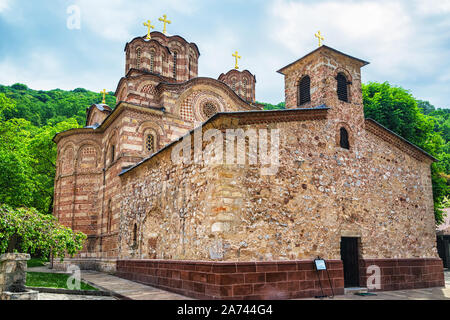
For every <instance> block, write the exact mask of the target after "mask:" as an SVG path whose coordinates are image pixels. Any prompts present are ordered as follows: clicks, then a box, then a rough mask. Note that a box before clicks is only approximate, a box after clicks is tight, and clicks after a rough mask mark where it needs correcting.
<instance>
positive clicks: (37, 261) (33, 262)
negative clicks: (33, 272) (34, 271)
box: [27, 258, 48, 268]
mask: <svg viewBox="0 0 450 320" xmlns="http://www.w3.org/2000/svg"><path fill="white" fill-rule="evenodd" d="M45 262H48V261H47V259H42V258H31V259H30V260H28V261H27V267H28V268H34V267H43V266H44V263H45Z"/></svg>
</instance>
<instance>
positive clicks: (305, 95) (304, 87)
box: [298, 76, 311, 106]
mask: <svg viewBox="0 0 450 320" xmlns="http://www.w3.org/2000/svg"><path fill="white" fill-rule="evenodd" d="M310 101H311V78H310V77H309V76H304V77H303V78H302V80H300V83H299V85H298V102H299V103H298V105H299V106H301V105H302V104H305V103H307V102H310Z"/></svg>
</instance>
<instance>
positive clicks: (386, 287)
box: [116, 258, 445, 300]
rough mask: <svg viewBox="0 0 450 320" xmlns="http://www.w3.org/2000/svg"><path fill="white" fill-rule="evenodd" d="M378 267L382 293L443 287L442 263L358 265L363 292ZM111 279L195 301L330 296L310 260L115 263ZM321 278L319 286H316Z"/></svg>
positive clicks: (336, 278)
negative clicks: (119, 278) (114, 270)
mask: <svg viewBox="0 0 450 320" xmlns="http://www.w3.org/2000/svg"><path fill="white" fill-rule="evenodd" d="M326 263H327V267H328V274H329V276H330V280H331V283H332V285H333V290H334V294H335V295H341V294H344V269H343V264H342V261H341V260H327V261H326ZM373 265H375V266H378V267H379V268H380V276H381V289H380V290H381V291H390V290H405V289H419V288H431V287H442V286H445V282H444V272H443V266H442V261H441V260H440V259H439V258H422V259H365V260H360V286H361V287H366V286H367V278H368V276H370V275H371V274H372V273H370V274H367V268H368V267H369V266H373ZM116 275H117V276H119V277H122V278H125V279H128V280H131V281H136V282H140V283H143V284H147V285H150V286H154V287H158V288H161V289H163V290H168V291H172V292H176V293H178V294H182V295H185V296H188V297H193V298H197V299H227V300H228V299H238V300H245V299H251V300H265V299H294V298H309V297H314V296H318V295H322V291H321V286H320V284H322V286H323V290H324V294H325V295H331V294H332V291H331V289H330V281H328V276H327V273H326V272H325V271H321V272H319V274H318V273H317V271H316V270H315V265H314V262H313V261H312V260H300V261H271V262H205V261H170V260H118V261H117V272H116ZM319 276H320V282H319Z"/></svg>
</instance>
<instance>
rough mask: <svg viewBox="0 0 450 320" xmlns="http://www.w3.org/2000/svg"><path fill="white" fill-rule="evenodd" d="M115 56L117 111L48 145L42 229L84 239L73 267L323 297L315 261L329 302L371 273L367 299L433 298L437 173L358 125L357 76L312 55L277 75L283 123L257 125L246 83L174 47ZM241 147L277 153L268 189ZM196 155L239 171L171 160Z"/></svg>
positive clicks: (94, 115) (156, 45) (352, 63)
mask: <svg viewBox="0 0 450 320" xmlns="http://www.w3.org/2000/svg"><path fill="white" fill-rule="evenodd" d="M153 35H154V36H153ZM125 50H126V56H127V74H126V76H125V77H124V78H122V79H121V80H120V82H119V85H118V88H117V91H116V95H117V96H118V101H119V102H118V103H117V105H116V107H115V109H114V110H112V109H111V108H110V107H109V106H105V105H94V106H92V107H91V108H89V109H88V112H87V123H86V127H85V128H83V129H74V130H70V131H66V132H63V133H60V134H58V135H57V136H56V137H55V139H54V140H55V142H56V143H57V145H58V162H57V175H56V178H55V206H54V208H55V209H54V214H55V216H56V217H58V219H59V220H60V221H61V222H62V223H64V224H66V225H68V226H70V227H72V228H74V229H75V230H77V231H83V232H85V233H87V234H88V235H89V241H88V244H87V245H86V248H85V250H84V251H83V252H82V253H81V254H80V255H79V257H77V258H76V259H75V260H69V261H70V262H77V263H79V264H81V265H84V266H85V267H88V268H96V269H100V270H107V271H110V272H116V273H117V274H118V275H120V276H122V277H125V278H128V279H132V280H135V281H140V282H143V283H148V284H151V285H154V286H158V287H161V288H164V289H167V290H172V291H176V292H178V293H182V294H186V295H189V296H193V297H197V298H230V297H235V298H255V299H265V298H294V297H306V296H314V295H316V294H317V293H318V292H320V284H321V283H322V285H325V286H326V287H325V289H327V286H328V288H329V285H328V284H327V283H328V282H327V281H322V282H320V283H319V279H321V277H325V275H326V274H325V273H323V272H322V273H319V274H318V273H317V272H316V271H315V269H314V267H313V266H314V265H313V260H314V259H315V258H317V257H318V256H320V257H321V258H323V259H325V260H326V261H327V264H328V269H329V274H330V277H331V280H332V281H331V283H332V285H333V287H334V290H335V292H336V293H342V292H343V290H344V287H345V286H349V285H350V284H351V285H356V286H366V282H367V279H368V276H370V274H367V269H368V267H369V266H373V265H375V266H377V267H378V268H379V270H380V275H379V279H378V280H379V286H378V287H376V288H375V289H378V290H395V289H404V288H422V287H432V286H443V285H444V278H443V270H442V261H441V260H440V259H439V258H438V255H437V251H436V238H435V234H434V231H435V222H434V213H433V199H432V197H433V196H432V186H431V176H430V175H431V173H430V165H431V164H432V163H433V162H434V161H435V159H434V158H433V157H432V156H430V155H429V154H427V153H426V152H424V151H423V150H421V149H419V148H418V147H416V146H414V145H413V144H411V143H409V142H408V141H406V140H404V139H402V138H401V137H399V136H397V135H396V134H394V133H393V132H391V131H389V130H388V129H386V128H384V127H383V126H381V125H380V124H378V123H377V122H375V121H373V120H370V119H365V118H364V113H363V103H362V93H361V73H360V69H361V67H363V66H364V65H366V64H367V62H365V61H363V60H360V59H357V58H354V57H351V56H349V55H346V54H344V53H341V52H339V51H337V50H335V49H332V48H330V47H327V46H321V47H319V48H318V49H316V50H314V51H313V52H311V53H309V54H308V55H306V56H305V57H303V58H301V59H299V60H297V61H295V62H293V63H291V64H290V65H288V66H286V67H284V68H283V69H281V70H280V71H279V73H281V74H283V75H284V77H285V94H286V110H276V111H262V110H261V106H260V105H258V104H256V103H255V102H254V86H255V82H256V78H255V77H254V76H253V75H252V74H251V73H250V72H249V71H245V72H242V73H239V72H238V71H233V72H231V71H230V72H229V73H227V74H226V75H223V74H222V75H221V76H220V77H219V80H215V79H210V78H200V77H198V76H197V73H196V70H197V64H198V58H199V55H200V53H199V51H198V48H197V46H196V45H195V44H193V43H188V42H186V40H185V39H183V38H181V37H179V36H173V37H166V36H164V35H163V34H160V33H158V32H154V33H152V40H151V41H145V40H144V39H143V38H141V37H139V38H135V39H134V40H133V41H132V42H131V43H130V44H127V46H126V49H125ZM174 53H177V55H176V57H177V58H176V59H173V57H174ZM171 57H172V58H171ZM236 72H237V73H236ZM194 128H197V129H196V130H193V129H194ZM230 130H234V132H240V133H241V134H243V135H244V136H243V138H242V139H243V140H241V141H244V143H243V144H238V143H236V145H235V144H234V143H235V141H234V140H232V141H230V140H229V139H226V138H224V137H226V134H227V132H229V131H230ZM211 132H214V134H215V136H214V137H213V136H211V135H210V133H211ZM253 132H256V134H257V136H256V140H257V141H262V140H264V139H265V138H266V137H267V139H266V140H268V143H267V148H268V149H269V150H267V151H270V150H275V149H276V151H277V153H276V158H277V167H276V171H274V173H273V174H263V171H262V170H261V169H262V168H264V167H266V166H267V165H266V164H264V163H261V161H252V160H254V159H252V152H251V148H252V146H251V144H252V139H253V138H255V137H253V136H252V133H253ZM262 133H268V134H267V135H266V136H264V135H262ZM271 133H277V140H276V142H275V140H274V137H275V136H274V135H272V136H271ZM196 134H197V135H198V136H200V137H201V142H200V147H199V146H198V144H197V145H196V144H195V135H196ZM261 139H262V140H261ZM189 141H190V142H191V143H190V146H189V147H188V148H186V147H182V144H184V143H186V142H189ZM220 141H223V144H222V145H220V144H216V143H218V142H220ZM237 141H238V140H237V139H236V142H237ZM212 145H215V146H216V147H217V145H219V149H220V148H221V151H220V152H219V151H218V150H219V149H217V148H215V149H214V148H212V147H211V146H212ZM196 148H197V149H198V148H200V150H201V152H202V154H203V155H207V156H217V155H218V154H222V153H223V159H226V158H227V153H230V152H231V151H233V152H234V154H238V155H239V154H241V155H242V154H244V155H245V156H246V157H245V158H246V161H245V162H244V163H240V164H237V163H235V164H233V163H230V162H227V161H222V162H220V161H219V162H215V163H213V164H211V163H207V162H206V161H173V159H174V154H177V155H178V153H180V152H181V151H180V150H182V153H184V154H183V156H184V157H187V158H191V159H194V158H195V154H196V150H195V149H196ZM257 150H258V152H257V157H258V158H259V157H260V156H261V152H262V150H261V148H260V145H258V149H257ZM197 151H198V150H197ZM345 239H354V240H355V243H356V246H355V247H354V252H350V251H348V250H347V249H345V247H344V246H343V241H344V240H345ZM347 251H348V252H347ZM324 279H325V278H324ZM329 289H330V288H329Z"/></svg>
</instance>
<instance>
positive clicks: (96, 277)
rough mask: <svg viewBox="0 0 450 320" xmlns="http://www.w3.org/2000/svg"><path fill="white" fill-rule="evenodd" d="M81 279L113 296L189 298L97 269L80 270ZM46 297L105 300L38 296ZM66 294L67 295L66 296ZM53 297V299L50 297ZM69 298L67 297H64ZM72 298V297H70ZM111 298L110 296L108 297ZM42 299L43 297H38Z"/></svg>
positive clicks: (46, 269) (43, 270)
mask: <svg viewBox="0 0 450 320" xmlns="http://www.w3.org/2000/svg"><path fill="white" fill-rule="evenodd" d="M28 271H29V272H50V273H66V272H64V271H57V270H53V269H48V268H47V267H36V268H28ZM81 279H82V280H84V281H85V282H88V283H89V284H91V285H93V286H95V287H97V288H99V289H101V290H103V291H107V292H111V294H112V295H113V296H114V297H117V298H119V299H127V300H190V298H187V297H185V296H181V295H179V294H176V293H171V292H168V291H164V290H161V289H157V288H154V287H150V286H146V285H143V284H140V283H137V282H133V281H129V280H125V279H122V278H119V277H115V276H112V275H109V274H106V273H102V272H97V271H87V270H81ZM41 295H42V296H43V297H44V298H45V297H47V298H48V299H50V300H91V299H90V298H92V300H107V299H102V298H105V297H91V296H85V298H84V299H83V298H82V297H83V296H78V297H79V299H75V298H76V297H72V296H69V295H57V294H43V293H40V294H39V296H41ZM67 296H68V297H67ZM51 298H54V299H51ZM66 298H69V299H66ZM70 298H74V299H70ZM106 298H108V297H106ZM109 298H111V297H109ZM40 300H43V299H40Z"/></svg>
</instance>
